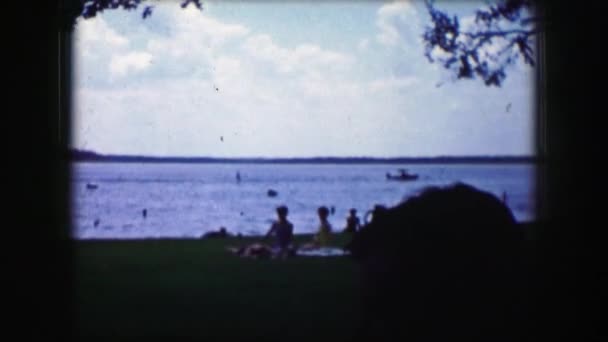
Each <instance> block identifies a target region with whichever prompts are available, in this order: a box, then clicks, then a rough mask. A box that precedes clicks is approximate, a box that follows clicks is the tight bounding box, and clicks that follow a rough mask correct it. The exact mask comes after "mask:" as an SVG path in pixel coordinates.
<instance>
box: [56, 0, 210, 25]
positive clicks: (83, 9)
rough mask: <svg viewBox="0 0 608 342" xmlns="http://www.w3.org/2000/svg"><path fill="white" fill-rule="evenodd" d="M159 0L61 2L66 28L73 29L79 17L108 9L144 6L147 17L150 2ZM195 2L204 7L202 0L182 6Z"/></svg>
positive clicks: (189, 1)
mask: <svg viewBox="0 0 608 342" xmlns="http://www.w3.org/2000/svg"><path fill="white" fill-rule="evenodd" d="M152 2H157V1H150V0H64V1H62V2H61V7H62V10H63V14H64V18H65V19H66V20H65V22H64V23H65V27H64V28H65V29H67V30H71V29H73V27H74V23H75V21H76V18H77V17H83V18H85V19H89V18H93V17H95V16H96V15H98V14H100V13H102V12H103V11H105V10H108V9H123V10H127V11H134V10H137V9H138V8H140V6H141V7H143V11H142V14H141V16H142V18H144V19H146V18H147V17H149V16H150V15H152V11H153V9H154V5H151V4H150V3H152ZM190 4H193V5H194V6H196V8H198V9H199V10H202V9H203V4H202V2H201V0H182V1H181V2H180V6H181V7H182V8H186V7H188V6H189V5H190Z"/></svg>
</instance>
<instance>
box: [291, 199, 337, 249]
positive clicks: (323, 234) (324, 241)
mask: <svg viewBox="0 0 608 342" xmlns="http://www.w3.org/2000/svg"><path fill="white" fill-rule="evenodd" d="M317 215H318V216H319V230H318V231H317V233H316V234H315V235H314V236H313V239H312V242H310V243H307V244H304V245H302V246H301V247H300V248H299V249H300V250H311V249H317V248H321V247H327V246H328V245H329V242H330V238H331V231H332V228H331V224H330V223H329V221H328V220H327V217H328V216H329V209H327V207H325V206H322V207H319V209H317Z"/></svg>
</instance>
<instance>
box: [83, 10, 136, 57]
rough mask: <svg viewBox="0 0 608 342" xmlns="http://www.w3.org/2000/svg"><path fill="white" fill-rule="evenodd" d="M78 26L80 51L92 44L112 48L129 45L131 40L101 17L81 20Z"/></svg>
mask: <svg viewBox="0 0 608 342" xmlns="http://www.w3.org/2000/svg"><path fill="white" fill-rule="evenodd" d="M77 25H78V30H77V34H76V44H77V47H79V48H80V49H82V48H85V49H86V48H88V47H90V45H91V44H99V45H105V46H108V47H110V48H121V47H126V46H128V45H129V40H128V39H127V38H126V37H124V36H122V35H120V34H118V33H117V32H116V31H115V30H113V29H112V28H110V27H109V26H108V24H107V23H106V21H105V20H104V19H103V18H102V17H101V16H97V17H95V18H91V19H86V20H85V19H81V18H79V19H78V20H77Z"/></svg>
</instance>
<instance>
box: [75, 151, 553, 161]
mask: <svg viewBox="0 0 608 342" xmlns="http://www.w3.org/2000/svg"><path fill="white" fill-rule="evenodd" d="M69 161H71V162H96V163H117V162H120V163H184V164H532V163H538V162H541V160H540V159H539V158H537V157H533V156H440V157H393V158H382V157H305V158H215V157H150V156H129V155H102V154H97V153H94V152H88V151H71V152H70V155H69Z"/></svg>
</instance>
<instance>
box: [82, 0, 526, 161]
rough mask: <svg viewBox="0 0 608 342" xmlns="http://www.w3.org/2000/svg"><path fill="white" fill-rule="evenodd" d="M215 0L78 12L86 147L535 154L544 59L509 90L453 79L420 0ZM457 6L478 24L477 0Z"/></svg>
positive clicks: (510, 80)
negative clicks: (428, 53) (426, 43)
mask: <svg viewBox="0 0 608 342" xmlns="http://www.w3.org/2000/svg"><path fill="white" fill-rule="evenodd" d="M204 6H205V8H204V10H203V11H202V12H200V11H198V10H197V9H195V8H194V6H190V7H189V8H187V9H181V8H180V6H179V5H178V4H177V3H175V2H171V1H166V2H163V3H162V5H157V6H156V7H155V9H154V13H153V14H152V16H151V17H149V18H147V19H146V20H142V19H141V10H140V11H138V12H127V11H107V12H104V13H103V14H102V15H101V16H98V17H96V18H93V19H88V20H83V19H79V21H78V23H77V25H76V31H75V35H74V51H75V52H74V53H75V55H74V59H75V69H74V70H75V74H76V77H75V80H74V89H75V91H74V93H73V94H74V107H73V108H74V121H73V128H72V131H73V137H72V145H73V146H74V147H75V148H80V149H87V150H93V151H97V152H100V153H106V154H137V155H152V156H215V157H306V156H377V157H387V156H388V157H390V156H437V155H531V154H533V151H534V147H533V137H534V135H533V134H534V114H533V108H534V107H533V105H532V104H533V100H534V89H535V86H534V78H533V75H534V69H532V68H530V67H529V66H527V65H524V64H523V63H521V61H519V63H517V64H516V65H514V66H512V67H511V69H509V72H508V74H507V80H506V81H505V83H504V84H503V86H502V88H495V87H492V88H488V87H485V86H484V85H483V83H482V82H481V81H479V80H476V81H468V80H467V81H463V80H461V81H454V80H453V79H452V78H453V75H452V74H451V73H449V72H448V71H446V70H444V69H442V68H441V67H440V66H439V65H436V64H431V63H429V62H428V60H427V59H426V58H425V57H424V51H423V43H422V40H421V35H422V33H423V29H424V27H425V26H426V25H428V24H429V16H428V13H427V12H426V9H425V8H424V4H423V2H422V1H411V2H405V1H401V2H379V1H365V2H349V1H336V2H321V3H314V2H306V1H302V2H289V3H288V4H282V3H279V2H261V1H255V2H250V3H244V2H236V1H221V2H210V1H206V2H204ZM449 6H450V7H449V10H450V11H451V12H452V13H455V14H460V15H464V16H465V17H463V21H464V22H465V23H466V20H470V18H468V19H467V18H466V16H467V15H471V14H473V13H474V12H473V10H474V9H475V8H477V7H478V6H479V3H476V2H473V1H463V2H458V3H451V4H449ZM443 8H445V6H443ZM509 104H510V105H509ZM507 107H509V110H507Z"/></svg>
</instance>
